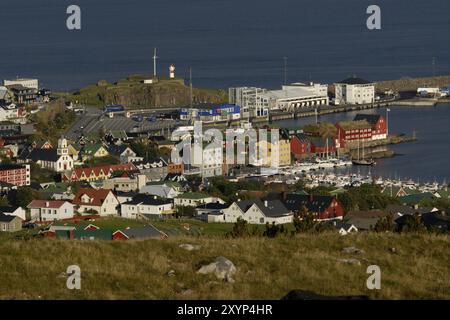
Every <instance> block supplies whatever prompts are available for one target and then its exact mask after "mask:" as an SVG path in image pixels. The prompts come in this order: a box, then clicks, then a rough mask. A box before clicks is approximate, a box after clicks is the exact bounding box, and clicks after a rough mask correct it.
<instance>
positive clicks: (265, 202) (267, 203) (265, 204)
mask: <svg viewBox="0 0 450 320" xmlns="http://www.w3.org/2000/svg"><path fill="white" fill-rule="evenodd" d="M264 206H265V207H266V208H267V207H268V206H269V201H267V200H264Z"/></svg>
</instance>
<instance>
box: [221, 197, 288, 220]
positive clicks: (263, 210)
mask: <svg viewBox="0 0 450 320" xmlns="http://www.w3.org/2000/svg"><path fill="white" fill-rule="evenodd" d="M223 215H224V219H223V222H228V223H235V222H236V221H237V220H238V219H239V218H241V219H243V220H245V221H247V222H248V223H250V224H266V223H270V224H272V223H275V224H284V223H291V222H292V221H293V214H292V212H290V211H289V210H288V209H287V208H286V207H285V206H284V205H283V204H282V203H281V201H279V200H272V201H264V202H263V201H261V200H260V199H251V200H244V201H238V202H234V203H233V204H232V205H231V206H230V207H228V208H227V209H225V210H223Z"/></svg>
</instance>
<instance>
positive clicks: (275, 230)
mask: <svg viewBox="0 0 450 320" xmlns="http://www.w3.org/2000/svg"><path fill="white" fill-rule="evenodd" d="M286 232H287V230H286V228H285V227H284V225H282V224H280V225H278V224H275V222H272V224H269V223H268V222H267V223H266V231H264V233H263V236H264V237H268V238H275V237H276V236H278V235H286Z"/></svg>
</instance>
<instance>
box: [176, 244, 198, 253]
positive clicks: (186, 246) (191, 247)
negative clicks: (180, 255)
mask: <svg viewBox="0 0 450 320" xmlns="http://www.w3.org/2000/svg"><path fill="white" fill-rule="evenodd" d="M179 247H180V248H182V249H184V250H187V251H194V250H200V248H201V246H199V245H196V244H188V243H183V244H180V245H179Z"/></svg>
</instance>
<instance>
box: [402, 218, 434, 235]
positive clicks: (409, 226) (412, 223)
mask: <svg viewBox="0 0 450 320" xmlns="http://www.w3.org/2000/svg"><path fill="white" fill-rule="evenodd" d="M399 231H400V232H416V233H422V232H425V231H427V228H426V227H425V225H424V224H423V222H422V217H421V215H420V214H417V213H416V214H414V215H412V216H407V217H406V219H405V223H404V224H403V225H401V226H400V228H399Z"/></svg>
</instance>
